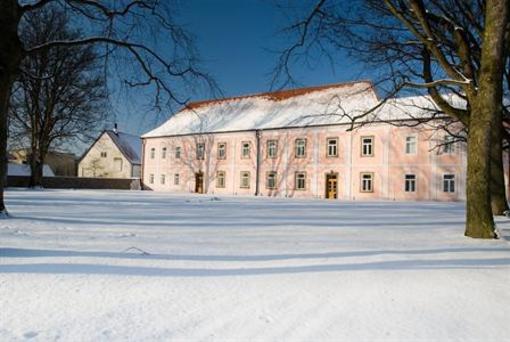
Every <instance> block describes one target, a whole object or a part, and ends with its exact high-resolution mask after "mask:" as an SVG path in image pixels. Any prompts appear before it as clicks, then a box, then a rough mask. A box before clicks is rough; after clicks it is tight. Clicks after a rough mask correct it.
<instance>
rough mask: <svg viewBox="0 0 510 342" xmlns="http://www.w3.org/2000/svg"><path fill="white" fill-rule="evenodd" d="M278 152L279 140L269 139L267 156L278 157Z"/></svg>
mask: <svg viewBox="0 0 510 342" xmlns="http://www.w3.org/2000/svg"><path fill="white" fill-rule="evenodd" d="M277 154H278V141H277V140H268V141H267V157H268V158H276V155H277Z"/></svg>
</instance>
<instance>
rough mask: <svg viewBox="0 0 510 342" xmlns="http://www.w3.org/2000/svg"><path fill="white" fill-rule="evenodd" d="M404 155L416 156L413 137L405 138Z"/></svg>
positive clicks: (414, 138)
mask: <svg viewBox="0 0 510 342" xmlns="http://www.w3.org/2000/svg"><path fill="white" fill-rule="evenodd" d="M406 154H416V137H415V136H413V135H411V136H408V137H406Z"/></svg>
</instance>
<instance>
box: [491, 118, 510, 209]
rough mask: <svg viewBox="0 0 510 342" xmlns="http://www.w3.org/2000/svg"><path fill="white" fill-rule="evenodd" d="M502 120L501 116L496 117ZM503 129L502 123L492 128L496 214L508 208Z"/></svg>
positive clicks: (493, 193)
mask: <svg viewBox="0 0 510 342" xmlns="http://www.w3.org/2000/svg"><path fill="white" fill-rule="evenodd" d="M496 120H497V121H499V122H501V117H500V118H497V119H496ZM502 129H503V125H502V124H501V123H500V124H499V125H496V127H495V128H494V129H493V130H492V138H491V141H492V148H491V206H492V213H493V214H494V215H503V213H504V212H505V211H507V210H508V202H507V200H506V189H505V169H504V167H503V146H502Z"/></svg>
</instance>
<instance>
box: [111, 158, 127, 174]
mask: <svg viewBox="0 0 510 342" xmlns="http://www.w3.org/2000/svg"><path fill="white" fill-rule="evenodd" d="M117 161H120V163H119V165H120V168H119V169H118V170H117V171H122V168H123V166H124V165H123V164H124V161H123V160H122V158H118V157H117V158H113V165H115V162H117Z"/></svg>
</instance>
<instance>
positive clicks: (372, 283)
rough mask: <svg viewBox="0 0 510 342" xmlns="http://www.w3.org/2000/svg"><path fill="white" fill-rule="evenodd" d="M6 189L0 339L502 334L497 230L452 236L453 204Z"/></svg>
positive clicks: (456, 227)
mask: <svg viewBox="0 0 510 342" xmlns="http://www.w3.org/2000/svg"><path fill="white" fill-rule="evenodd" d="M7 201H8V203H9V209H10V212H11V214H12V215H13V218H12V219H8V220H3V221H0V340H1V341H10V340H23V339H34V340H41V341H47V340H63V341H73V342H74V341H111V340H136V341H142V340H186V341H188V340H189V341H195V340H196V341H214V340H242V341H245V340H263V341H323V340H336V341H376V340H388V341H414V340H420V341H422V340H430V341H445V340H451V341H471V340H472V341H484V342H485V341H498V342H499V341H504V340H510V326H509V325H508V323H509V322H510V242H509V241H508V240H506V239H502V240H498V241H481V240H472V239H468V238H465V237H463V219H464V208H463V204H462V203H393V202H386V203H385V202H371V203H366V202H365V203H361V202H331V201H329V202H328V201H323V200H286V199H267V198H240V197H220V198H216V197H210V196H192V195H189V196H177V195H169V194H163V193H152V192H135V191H124V192H123V191H9V192H8V193H7ZM499 227H500V229H502V230H503V231H504V233H505V234H506V235H507V236H509V235H510V224H509V222H508V220H507V219H502V220H500V223H499ZM507 239H508V238H507ZM142 251H143V252H142Z"/></svg>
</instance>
